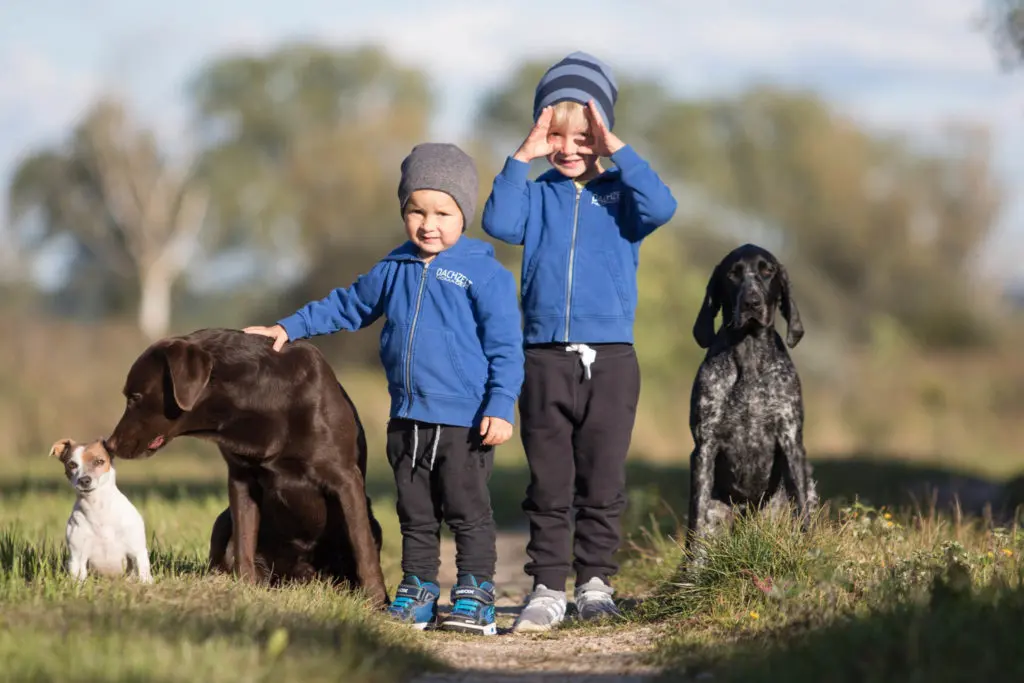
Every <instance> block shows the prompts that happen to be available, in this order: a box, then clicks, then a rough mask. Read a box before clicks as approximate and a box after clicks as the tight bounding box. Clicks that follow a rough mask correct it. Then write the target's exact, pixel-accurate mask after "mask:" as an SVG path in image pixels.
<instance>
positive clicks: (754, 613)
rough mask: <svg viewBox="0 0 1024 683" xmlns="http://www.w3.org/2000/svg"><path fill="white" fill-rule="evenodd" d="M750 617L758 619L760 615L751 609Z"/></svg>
mask: <svg viewBox="0 0 1024 683" xmlns="http://www.w3.org/2000/svg"><path fill="white" fill-rule="evenodd" d="M750 618H751V619H755V620H756V619H760V618H761V615H760V614H758V613H757V612H754V611H751V612H750Z"/></svg>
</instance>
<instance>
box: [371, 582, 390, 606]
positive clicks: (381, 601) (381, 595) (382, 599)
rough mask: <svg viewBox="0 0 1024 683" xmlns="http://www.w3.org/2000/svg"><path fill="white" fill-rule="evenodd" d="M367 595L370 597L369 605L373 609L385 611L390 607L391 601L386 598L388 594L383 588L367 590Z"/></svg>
mask: <svg viewBox="0 0 1024 683" xmlns="http://www.w3.org/2000/svg"><path fill="white" fill-rule="evenodd" d="M367 593H368V594H369V597H370V605H371V606H372V607H373V608H374V609H379V610H386V609H387V608H388V607H390V606H391V599H390V598H388V592H387V590H386V589H385V588H384V587H383V586H381V587H380V588H377V589H375V590H368V591H367Z"/></svg>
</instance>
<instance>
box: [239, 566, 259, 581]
mask: <svg viewBox="0 0 1024 683" xmlns="http://www.w3.org/2000/svg"><path fill="white" fill-rule="evenodd" d="M234 574H235V576H236V577H237V578H238V579H240V580H241V581H243V582H245V583H251V584H256V583H259V582H260V576H259V573H258V572H257V571H256V565H255V564H249V565H246V564H240V565H239V566H237V567H235V571H234Z"/></svg>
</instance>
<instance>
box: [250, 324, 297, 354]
mask: <svg viewBox="0 0 1024 683" xmlns="http://www.w3.org/2000/svg"><path fill="white" fill-rule="evenodd" d="M242 332H245V333H246V334H260V335H263V336H264V337H270V338H271V339H273V340H274V350H275V351H280V350H281V349H282V348H284V345H285V344H286V343H287V342H288V333H287V332H285V329H284V328H283V327H281V326H280V325H274V326H273V327H261V326H258V325H257V326H254V327H246V328H245V329H243V330H242Z"/></svg>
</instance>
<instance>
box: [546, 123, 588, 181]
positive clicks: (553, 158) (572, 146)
mask: <svg viewBox="0 0 1024 683" xmlns="http://www.w3.org/2000/svg"><path fill="white" fill-rule="evenodd" d="M558 118H562V120H554V121H552V123H551V128H550V129H549V131H548V142H550V143H551V145H552V146H553V147H554V148H555V151H554V152H552V153H551V154H549V155H548V156H547V160H548V163H550V164H551V165H552V166H554V167H555V168H556V169H558V172H559V173H561V174H562V175H564V176H565V177H567V178H572V179H574V180H589V179H590V178H592V177H594V176H596V175H597V174H598V173H599V172H600V171H599V169H598V164H597V162H598V159H599V157H598V156H597V155H596V154H594V153H593V152H592V151H591V150H592V148H593V145H594V139H593V137H592V136H591V135H590V122H589V121H587V118H586V116H585V115H584V114H583V110H582V108H581V109H580V110H579V115H578V116H566V117H558Z"/></svg>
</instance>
